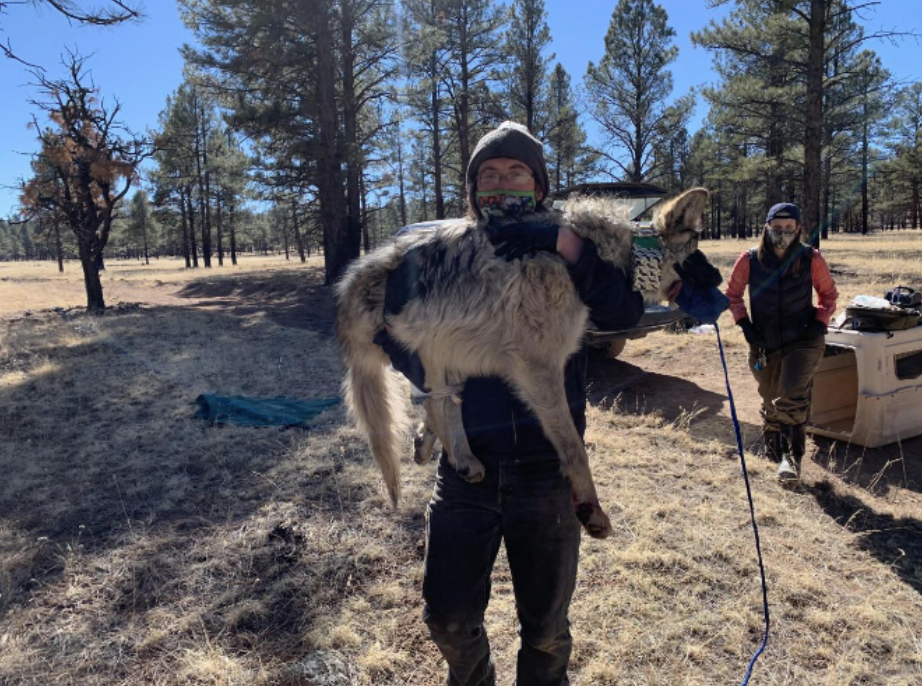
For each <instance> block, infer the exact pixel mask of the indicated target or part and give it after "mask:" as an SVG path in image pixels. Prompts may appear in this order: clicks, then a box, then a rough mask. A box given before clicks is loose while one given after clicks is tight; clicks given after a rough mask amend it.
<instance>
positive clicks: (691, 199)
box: [653, 188, 709, 299]
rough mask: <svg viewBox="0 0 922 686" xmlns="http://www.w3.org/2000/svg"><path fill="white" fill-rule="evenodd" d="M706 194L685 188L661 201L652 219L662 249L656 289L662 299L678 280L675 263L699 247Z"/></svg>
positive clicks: (706, 199) (701, 189) (699, 189)
mask: <svg viewBox="0 0 922 686" xmlns="http://www.w3.org/2000/svg"><path fill="white" fill-rule="evenodd" d="M708 195H709V193H708V191H707V189H706V188H692V189H691V190H687V191H685V192H684V193H682V194H681V195H678V196H676V197H675V198H673V199H671V200H669V201H667V202H666V203H664V204H663V205H662V206H661V207H660V208H659V209H658V211H657V212H656V214H655V216H654V218H653V227H654V228H655V230H656V232H657V234H658V235H659V238H660V245H661V247H662V251H663V268H662V272H661V274H660V292H659V295H660V296H661V297H662V299H665V297H666V294H667V293H669V290H670V289H671V288H672V286H673V284H675V282H676V281H678V280H679V275H678V274H677V273H676V271H675V266H676V265H677V264H680V263H681V262H682V261H683V260H684V259H685V258H686V257H688V256H689V255H691V254H692V253H693V252H694V251H695V250H697V249H698V235H699V234H700V233H701V230H702V229H703V227H702V225H701V217H702V215H703V214H704V210H705V208H706V207H707V201H708Z"/></svg>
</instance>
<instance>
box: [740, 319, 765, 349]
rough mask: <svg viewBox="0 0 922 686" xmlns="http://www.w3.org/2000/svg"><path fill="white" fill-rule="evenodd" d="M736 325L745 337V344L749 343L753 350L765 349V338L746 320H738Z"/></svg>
mask: <svg viewBox="0 0 922 686" xmlns="http://www.w3.org/2000/svg"><path fill="white" fill-rule="evenodd" d="M737 325H738V326H739V327H740V328H741V329H742V330H743V336H745V337H746V342H747V343H749V345H751V346H752V347H753V348H765V347H767V345H766V343H765V337H764V336H762V334H761V333H759V330H758V329H757V328H756V327H755V324H753V323H752V322H751V321H750V320H749V319H748V318H747V319H740V320H739V321H738V322H737Z"/></svg>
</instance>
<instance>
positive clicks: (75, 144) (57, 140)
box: [21, 54, 153, 313]
mask: <svg viewBox="0 0 922 686" xmlns="http://www.w3.org/2000/svg"><path fill="white" fill-rule="evenodd" d="M84 62H85V59H84V58H82V57H79V56H78V55H75V54H71V55H70V56H69V59H68V60H67V61H66V62H65V67H67V70H68V77H67V78H66V79H61V80H57V81H53V80H50V79H48V78H46V77H45V75H44V73H42V72H40V71H35V72H33V74H34V76H35V78H36V79H37V83H36V86H37V87H38V89H39V91H40V93H41V94H42V96H43V99H42V100H35V101H33V104H34V105H35V106H36V107H38V108H39V109H40V110H41V111H43V112H45V113H46V114H47V115H48V118H49V119H50V120H51V125H50V126H47V127H45V128H42V126H41V125H40V124H39V121H38V119H37V118H33V125H34V127H35V129H36V131H37V132H38V141H39V143H40V144H41V150H40V152H38V153H37V156H40V157H41V159H42V164H41V165H37V166H36V167H35V169H36V174H35V176H33V177H32V179H30V180H29V181H28V182H24V183H23V184H22V196H21V203H22V205H23V208H24V210H25V214H26V216H27V217H28V216H31V215H32V214H36V213H39V212H42V211H45V212H52V213H54V214H55V215H56V216H59V217H62V218H63V219H64V220H65V221H66V223H67V225H68V226H69V227H70V229H71V231H73V233H74V236H75V237H76V239H77V248H78V252H79V255H80V262H81V264H82V266H83V277H84V282H85V285H86V296H87V311H89V312H93V313H99V312H102V311H103V310H104V309H105V301H104V300H103V294H102V284H101V282H100V279H99V268H98V264H99V261H100V258H101V256H102V251H103V249H104V248H105V246H106V243H107V242H108V240H109V233H110V231H111V228H112V220H113V219H114V218H115V211H116V206H117V205H118V203H119V201H120V200H121V199H122V198H124V197H125V194H126V193H128V190H129V189H130V188H131V186H132V184H133V182H134V181H135V179H136V170H137V167H138V165H139V164H140V163H141V162H142V161H143V160H144V159H145V158H146V157H148V156H150V155H151V154H152V153H153V145H152V143H151V142H149V141H145V140H143V139H140V138H137V137H135V136H133V135H132V134H131V133H130V132H129V131H128V130H127V129H125V128H124V126H122V125H121V124H120V123H119V122H118V119H117V117H118V114H119V111H120V109H121V106H120V104H119V103H118V102H117V101H116V103H115V105H114V106H112V107H111V108H109V107H107V105H106V104H105V103H104V102H103V101H102V99H100V98H99V95H98V90H97V89H96V87H95V86H94V85H93V84H92V82H89V83H88V81H89V78H88V76H87V74H86V72H85V71H84Z"/></svg>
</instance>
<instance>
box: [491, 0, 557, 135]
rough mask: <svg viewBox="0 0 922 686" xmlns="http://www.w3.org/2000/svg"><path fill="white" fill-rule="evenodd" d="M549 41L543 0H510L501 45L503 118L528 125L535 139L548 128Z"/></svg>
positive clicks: (549, 33)
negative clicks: (504, 89)
mask: <svg viewBox="0 0 922 686" xmlns="http://www.w3.org/2000/svg"><path fill="white" fill-rule="evenodd" d="M550 43H551V31H550V29H549V28H548V26H547V12H546V10H545V8H544V0H514V2H513V3H512V5H511V6H510V8H509V26H508V27H507V28H506V35H505V41H504V48H505V52H506V54H507V59H508V62H509V71H508V75H507V77H506V79H507V80H508V83H509V86H508V90H507V94H506V100H507V102H508V105H509V113H508V117H507V118H511V119H513V120H515V121H517V122H519V123H521V124H524V125H525V126H526V127H528V130H529V131H531V132H532V133H533V134H534V135H535V136H536V137H537V138H538V139H539V140H544V139H545V138H546V136H547V134H548V131H549V121H548V119H549V113H548V111H547V110H548V105H549V103H548V65H549V64H550V63H551V62H552V61H553V60H554V58H555V55H554V54H553V53H551V54H550V55H545V53H546V52H547V47H548V46H549V45H550Z"/></svg>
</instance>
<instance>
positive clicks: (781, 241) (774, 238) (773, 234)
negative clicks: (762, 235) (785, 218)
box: [768, 229, 800, 250]
mask: <svg viewBox="0 0 922 686" xmlns="http://www.w3.org/2000/svg"><path fill="white" fill-rule="evenodd" d="M798 235H800V231H795V232H794V233H785V232H784V231H782V230H781V229H769V230H768V240H769V241H771V243H772V245H774V246H775V247H776V248H781V249H782V250H787V249H788V246H790V245H791V243H793V242H794V239H796V238H797V236H798Z"/></svg>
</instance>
